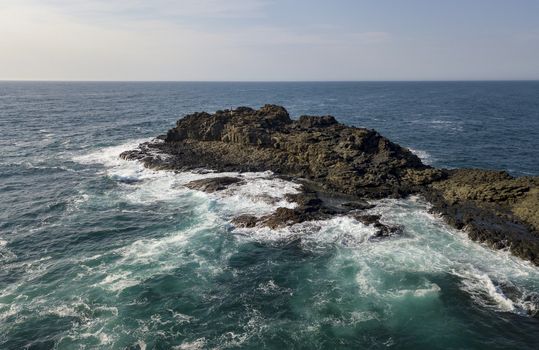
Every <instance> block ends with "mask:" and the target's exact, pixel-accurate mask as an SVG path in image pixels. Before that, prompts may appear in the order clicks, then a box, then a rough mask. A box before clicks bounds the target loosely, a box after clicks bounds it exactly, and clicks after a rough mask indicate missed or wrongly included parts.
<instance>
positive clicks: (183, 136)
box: [122, 105, 443, 198]
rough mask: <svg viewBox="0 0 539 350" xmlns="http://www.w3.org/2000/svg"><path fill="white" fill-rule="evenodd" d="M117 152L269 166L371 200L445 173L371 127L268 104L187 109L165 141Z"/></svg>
mask: <svg viewBox="0 0 539 350" xmlns="http://www.w3.org/2000/svg"><path fill="white" fill-rule="evenodd" d="M158 154H166V155H167V157H166V158H163V157H160V156H158ZM122 157H124V158H126V159H138V160H141V161H142V162H144V163H145V164H146V165H147V166H148V167H152V168H158V169H173V170H186V169H195V168H208V167H209V168H212V169H214V170H219V171H265V170H272V171H273V172H275V173H277V174H283V175H289V176H295V177H302V178H306V179H309V180H312V181H315V182H316V183H318V184H319V185H321V186H322V187H323V188H324V189H325V190H328V191H335V192H339V193H346V194H351V195H359V196H362V197H370V198H382V197H386V196H394V197H401V196H403V195H406V194H409V193H412V192H415V191H416V190H417V186H419V185H423V184H425V183H430V182H432V181H433V180H435V179H439V178H441V177H442V176H443V173H442V172H441V171H439V170H436V169H433V168H430V167H428V166H426V165H424V164H423V163H421V160H419V158H418V157H417V156H416V155H414V154H413V153H411V152H410V151H409V150H408V149H406V148H403V147H400V146H399V145H397V144H394V143H392V142H391V141H389V140H388V139H386V138H385V137H383V136H381V135H380V134H379V133H377V132H376V131H374V130H369V129H364V128H355V127H349V126H345V125H342V124H339V123H338V122H337V121H336V120H335V118H333V117H331V116H324V117H310V116H303V117H302V118H300V120H299V121H293V120H291V119H290V117H289V115H288V113H287V111H286V110H285V109H284V108H283V107H279V106H273V105H266V106H264V107H262V108H261V109H259V110H253V109H251V108H247V107H240V108H238V109H235V110H231V111H229V110H225V111H218V112H216V113H214V114H208V113H205V112H202V113H194V114H191V115H188V116H186V117H184V118H182V119H180V120H179V121H178V122H177V124H176V127H175V128H173V129H171V130H169V131H168V133H167V137H166V139H165V142H155V143H147V144H145V145H142V146H141V149H140V150H137V151H129V152H125V153H123V154H122Z"/></svg>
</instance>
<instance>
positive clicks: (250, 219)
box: [231, 215, 258, 228]
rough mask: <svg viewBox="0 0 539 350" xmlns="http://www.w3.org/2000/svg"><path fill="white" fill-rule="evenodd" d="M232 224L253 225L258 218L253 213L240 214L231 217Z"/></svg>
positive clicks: (248, 226)
mask: <svg viewBox="0 0 539 350" xmlns="http://www.w3.org/2000/svg"><path fill="white" fill-rule="evenodd" d="M231 223H232V225H234V226H236V227H247V228H251V227H255V226H256V224H257V223H258V218H257V217H256V216H253V215H240V216H237V217H235V218H234V219H232V222H231Z"/></svg>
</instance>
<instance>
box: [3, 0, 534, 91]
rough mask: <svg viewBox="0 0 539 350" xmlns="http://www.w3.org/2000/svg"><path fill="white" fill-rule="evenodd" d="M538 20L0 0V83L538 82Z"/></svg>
mask: <svg viewBox="0 0 539 350" xmlns="http://www.w3.org/2000/svg"><path fill="white" fill-rule="evenodd" d="M538 17H539V2H538V1H535V0H520V1H518V2H507V1H503V0H477V1H474V2H469V1H463V0H457V1H453V2H450V3H448V2H442V1H427V0H410V1H407V2H405V3H404V2H398V3H396V2H391V1H370V0H365V1H352V0H337V1H335V2H332V3H327V2H324V1H306V0H300V1H294V2H286V1H284V0H229V1H219V0H183V1H171V0H157V1H146V0H135V1H126V0H117V1H105V0H87V1H82V0H71V1H68V0H41V1H37V0H18V1H15V0H0V30H1V31H2V33H5V35H3V36H2V37H1V38H0V50H1V51H2V55H1V56H0V80H2V81H185V82H194V81H202V82H244V81H245V82H265V81H269V82H310V81H312V82H318V81H347V82H348V81H350V82H355V81H499V80H502V81H506V80H526V81H527V80H538V79H539V65H538V64H537V62H539V22H538V21H537V18H538Z"/></svg>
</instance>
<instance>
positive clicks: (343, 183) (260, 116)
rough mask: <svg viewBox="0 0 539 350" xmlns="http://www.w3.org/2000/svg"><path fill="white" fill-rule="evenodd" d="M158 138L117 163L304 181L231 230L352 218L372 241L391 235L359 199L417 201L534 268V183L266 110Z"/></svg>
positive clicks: (225, 181)
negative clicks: (274, 206)
mask: <svg viewBox="0 0 539 350" xmlns="http://www.w3.org/2000/svg"><path fill="white" fill-rule="evenodd" d="M159 139H161V141H159V142H157V141H156V142H148V143H144V144H141V145H140V146H139V149H136V150H132V151H128V152H124V153H123V154H122V155H121V156H122V157H123V158H124V159H129V160H140V161H142V162H143V163H144V164H145V165H146V166H147V167H150V168H154V169H168V170H179V171H182V170H192V169H199V168H205V169H212V170H216V171H238V172H244V171H266V170H271V171H273V172H274V173H275V174H276V175H277V176H287V177H292V178H293V179H295V180H296V181H302V182H303V183H305V184H306V186H304V189H305V190H304V191H303V193H302V194H301V195H300V196H299V197H297V198H296V199H295V201H297V202H298V207H297V208H295V209H287V208H279V209H278V210H277V211H276V212H275V213H274V214H272V215H269V216H268V217H264V218H254V217H249V216H243V217H239V218H236V219H235V220H234V221H233V223H234V224H236V225H240V226H244V227H252V226H255V225H259V224H264V225H267V226H270V227H279V226H281V225H283V224H292V223H298V222H302V221H305V220H314V219H320V218H325V217H328V216H331V215H340V214H343V213H346V212H350V211H353V212H354V213H355V214H354V215H355V217H356V218H357V219H358V220H360V221H362V222H364V223H366V224H372V225H374V227H376V228H377V229H378V230H379V231H380V237H383V236H389V235H392V234H395V233H398V232H399V229H398V228H387V227H384V225H382V224H381V223H380V221H379V218H376V217H372V216H370V217H369V216H365V215H363V214H357V212H360V211H361V210H364V209H366V208H367V207H368V204H367V203H365V202H364V200H365V199H376V198H384V197H395V198H400V197H404V196H407V195H410V194H421V195H423V196H424V197H425V198H426V199H427V200H428V201H430V202H431V203H432V204H433V209H432V210H433V211H435V212H438V213H440V214H442V216H443V217H444V218H445V219H446V221H447V222H448V223H449V224H451V225H453V226H455V227H457V228H459V229H460V228H465V229H466V230H467V232H468V233H469V236H470V238H472V239H474V240H478V241H482V242H485V243H488V244H490V245H491V246H493V247H495V248H509V249H510V250H511V251H512V252H513V253H514V254H516V255H518V256H520V257H523V258H525V259H527V260H530V261H532V262H533V263H535V264H537V265H539V233H538V231H539V177H523V178H513V177H511V176H509V175H508V174H507V173H504V172H493V171H485V170H474V169H459V170H445V169H435V168H432V167H429V166H427V165H425V164H423V163H422V162H421V160H420V159H419V158H418V157H417V156H416V155H414V154H413V153H411V152H410V151H409V150H408V149H406V148H403V147H401V146H399V145H397V144H395V143H393V142H391V141H389V140H388V139H386V138H385V137H383V136H381V135H380V134H379V133H377V132H376V131H374V130H370V129H365V128H356V127H350V126H345V125H343V124H340V123H338V122H337V121H336V120H335V118H334V117H332V116H321V117H317V116H301V117H300V118H299V119H298V120H292V119H291V118H290V116H289V115H288V113H287V111H286V110H285V109H284V108H283V107H280V106H274V105H265V106H264V107H262V108H261V109H259V110H254V109H252V108H248V107H240V108H237V109H235V110H224V111H217V112H215V113H214V114H208V113H205V112H202V113H194V114H191V115H187V116H185V117H184V118H182V119H180V120H178V122H177V124H176V127H174V128H172V129H170V130H169V131H168V133H167V134H166V135H163V136H160V137H159ZM237 180H238V179H234V178H218V180H215V179H214V180H210V179H208V180H200V181H198V182H195V183H191V184H190V185H189V186H190V187H192V188H199V189H202V190H206V191H217V190H220V189H223V188H225V187H226V186H228V185H231V184H234V183H235V182H237ZM307 184H308V185H307ZM326 195H330V196H341V197H339V201H337V202H338V203H339V204H338V205H333V204H331V205H330V204H328V203H330V202H332V201H325V200H323V198H322V197H323V196H326ZM343 196H344V197H343Z"/></svg>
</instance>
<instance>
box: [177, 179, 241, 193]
mask: <svg viewBox="0 0 539 350" xmlns="http://www.w3.org/2000/svg"><path fill="white" fill-rule="evenodd" d="M242 181H243V180H242V179H239V178H237V177H229V176H223V177H210V178H206V179H200V180H194V181H191V182H189V183H188V184H186V185H185V186H186V187H188V188H190V189H193V190H199V191H204V192H208V193H211V192H215V191H222V190H224V189H226V188H227V187H228V186H230V185H232V184H235V183H239V182H242Z"/></svg>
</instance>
